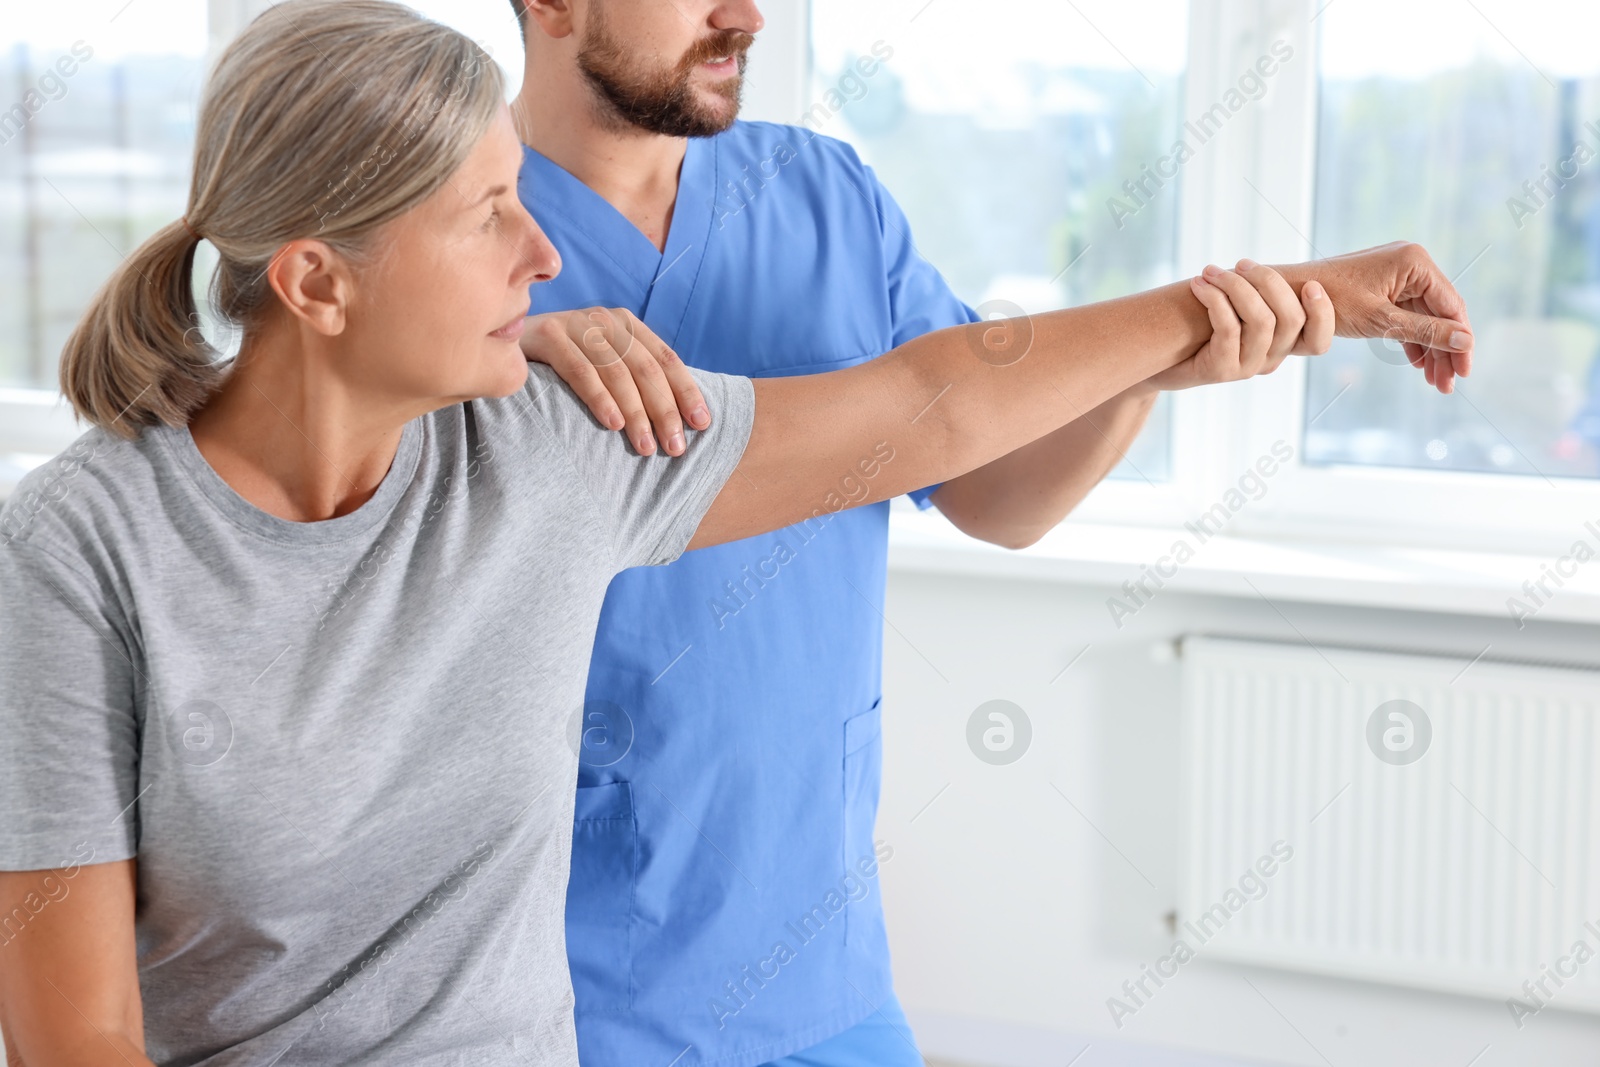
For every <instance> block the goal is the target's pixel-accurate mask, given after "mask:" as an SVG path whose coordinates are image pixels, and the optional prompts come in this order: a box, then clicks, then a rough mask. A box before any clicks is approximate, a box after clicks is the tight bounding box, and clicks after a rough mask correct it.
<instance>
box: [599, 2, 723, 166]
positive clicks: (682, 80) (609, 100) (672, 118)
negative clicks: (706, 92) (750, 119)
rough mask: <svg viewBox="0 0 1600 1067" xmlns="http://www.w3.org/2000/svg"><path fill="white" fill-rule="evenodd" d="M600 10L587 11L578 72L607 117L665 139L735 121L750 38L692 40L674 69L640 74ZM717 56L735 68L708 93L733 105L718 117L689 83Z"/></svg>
mask: <svg viewBox="0 0 1600 1067" xmlns="http://www.w3.org/2000/svg"><path fill="white" fill-rule="evenodd" d="M602 9H603V7H602V5H595V6H594V7H593V8H592V9H591V10H592V11H593V12H594V20H593V22H591V23H590V25H589V27H588V29H587V32H585V34H584V41H583V45H582V47H580V48H579V49H578V69H579V70H581V71H582V72H583V74H584V76H585V77H586V78H588V80H589V84H590V86H591V87H593V89H594V90H595V92H596V93H597V94H599V96H600V99H601V101H602V102H603V103H602V107H604V106H606V105H609V110H610V111H611V113H612V114H613V115H614V116H615V117H616V118H617V119H619V120H620V121H621V122H622V123H625V124H626V125H629V126H634V127H637V128H638V129H641V130H646V131H648V132H650V133H659V134H664V135H665V136H668V137H710V136H711V135H712V134H715V133H721V132H722V131H723V130H725V129H727V128H728V127H729V126H732V125H733V120H734V119H736V118H738V117H739V96H740V91H741V90H742V89H743V88H744V68H745V63H746V61H747V59H748V55H747V53H748V51H749V49H750V45H751V44H752V43H754V41H755V38H754V37H753V36H751V35H750V34H748V33H740V32H737V31H734V30H724V31H722V32H720V33H716V34H713V35H712V36H710V37H707V38H705V39H704V40H702V41H699V42H697V43H696V44H695V45H694V46H693V47H692V48H690V49H689V51H688V52H687V53H685V55H684V57H683V59H682V60H680V61H679V62H678V64H677V66H676V67H674V68H673V69H671V70H666V71H649V72H647V73H644V74H642V75H641V74H639V73H637V72H635V71H633V70H632V69H631V68H633V67H634V66H636V65H637V61H636V59H635V58H634V57H633V56H631V55H630V54H629V53H628V52H627V50H626V49H625V48H624V47H623V46H622V44H621V43H620V42H619V41H617V40H616V38H614V37H613V36H612V35H611V34H610V33H609V32H608V30H607V27H606V25H605V23H604V22H603V21H602V16H601V15H600V12H601V10H602ZM718 56H735V57H737V62H738V67H739V73H738V74H737V75H735V76H734V77H732V78H727V79H725V80H723V81H722V82H720V83H718V84H717V85H716V86H715V87H714V88H713V89H712V91H713V92H715V93H716V94H717V95H718V96H720V97H721V98H722V99H724V100H727V101H728V102H729V103H731V104H732V105H733V106H732V107H731V108H729V109H728V112H727V113H726V114H720V115H719V114H717V113H716V111H714V110H713V109H712V108H711V107H708V106H706V105H704V104H702V103H701V102H700V101H699V100H698V99H696V97H695V91H694V87H693V85H692V84H691V83H690V79H691V78H693V77H694V72H695V69H696V68H697V67H699V66H700V64H702V63H704V62H706V61H707V60H710V59H715V58H717V57H718Z"/></svg>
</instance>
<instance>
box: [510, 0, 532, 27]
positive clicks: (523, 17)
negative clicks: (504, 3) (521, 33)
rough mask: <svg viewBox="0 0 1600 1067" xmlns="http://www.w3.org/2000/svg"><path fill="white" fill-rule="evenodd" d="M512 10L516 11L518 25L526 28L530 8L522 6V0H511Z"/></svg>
mask: <svg viewBox="0 0 1600 1067" xmlns="http://www.w3.org/2000/svg"><path fill="white" fill-rule="evenodd" d="M511 10H512V11H513V12H515V13H516V16H517V25H518V26H521V27H522V28H523V29H524V30H526V29H527V28H528V9H527V8H525V7H523V6H522V0H511Z"/></svg>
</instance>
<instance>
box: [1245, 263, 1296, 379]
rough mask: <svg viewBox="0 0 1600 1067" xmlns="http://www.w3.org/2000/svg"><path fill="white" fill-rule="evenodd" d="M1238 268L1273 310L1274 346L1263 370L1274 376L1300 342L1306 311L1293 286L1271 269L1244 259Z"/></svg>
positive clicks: (1269, 348) (1269, 352)
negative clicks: (1275, 371)
mask: <svg viewBox="0 0 1600 1067" xmlns="http://www.w3.org/2000/svg"><path fill="white" fill-rule="evenodd" d="M1235 269H1236V270H1237V271H1238V273H1239V274H1240V276H1241V277H1243V278H1244V280H1245V281H1247V282H1249V283H1250V284H1251V285H1253V286H1255V288H1256V292H1258V293H1260V294H1261V299H1262V300H1264V301H1265V302H1266V305H1267V307H1268V308H1269V309H1270V310H1271V311H1272V316H1273V320H1274V322H1273V329H1272V344H1271V345H1270V346H1269V347H1268V349H1267V363H1266V367H1265V368H1264V369H1263V371H1264V373H1271V372H1272V371H1274V370H1277V369H1278V365H1279V364H1281V363H1282V362H1283V360H1284V357H1286V356H1287V355H1288V354H1289V353H1290V352H1291V351H1293V350H1294V347H1295V345H1296V344H1297V343H1298V342H1299V340H1300V331H1301V330H1302V328H1303V327H1304V326H1305V321H1306V315H1305V309H1304V308H1302V307H1301V306H1300V298H1299V297H1298V296H1296V295H1295V291H1294V289H1293V287H1291V286H1290V285H1289V283H1288V282H1287V281H1285V280H1284V277H1283V275H1281V274H1279V273H1278V272H1277V271H1275V270H1273V269H1272V268H1271V267H1263V266H1262V265H1261V264H1259V263H1257V262H1256V261H1255V260H1253V259H1241V260H1240V261H1239V265H1238V267H1237V268H1235Z"/></svg>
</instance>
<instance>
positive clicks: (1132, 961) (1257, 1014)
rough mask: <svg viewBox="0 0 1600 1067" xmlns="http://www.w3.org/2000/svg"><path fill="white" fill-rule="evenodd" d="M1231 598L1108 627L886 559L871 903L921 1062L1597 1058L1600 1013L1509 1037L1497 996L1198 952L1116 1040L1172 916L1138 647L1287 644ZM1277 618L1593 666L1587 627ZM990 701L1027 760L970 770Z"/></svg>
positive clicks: (1168, 694)
mask: <svg viewBox="0 0 1600 1067" xmlns="http://www.w3.org/2000/svg"><path fill="white" fill-rule="evenodd" d="M1241 591H1242V592H1243V593H1244V597H1242V598H1239V599H1234V598H1230V597H1218V596H1208V595H1194V594H1187V593H1182V592H1178V591H1167V592H1163V594H1162V595H1161V596H1160V597H1159V598H1158V599H1157V600H1156V601H1154V602H1153V603H1152V604H1151V605H1150V606H1149V607H1148V608H1147V609H1146V610H1144V611H1142V612H1141V613H1140V614H1139V615H1138V616H1137V618H1136V619H1134V620H1132V621H1131V622H1129V624H1128V625H1127V626H1126V628H1125V629H1124V630H1122V631H1121V632H1120V633H1116V632H1115V631H1114V630H1113V629H1112V627H1110V625H1109V624H1108V621H1107V616H1106V609H1105V606H1104V601H1105V597H1106V596H1107V595H1109V593H1110V590H1108V589H1095V588H1091V587H1087V586H1082V585H1070V584H1065V583H1050V582H1039V581H1013V580H1008V579H998V578H968V577H952V576H948V575H936V574H931V573H918V572H915V571H910V570H907V569H905V568H903V567H900V566H896V565H891V573H890V579H889V598H888V604H887V617H888V621H889V623H890V625H889V626H888V627H886V630H885V638H884V641H885V681H884V694H885V695H884V709H885V712H884V714H885V719H884V759H885V767H884V792H883V800H882V808H881V812H880V815H879V821H878V835H879V836H880V837H882V838H884V839H886V840H887V841H889V842H890V843H892V844H893V846H894V848H895V854H894V857H893V859H892V861H890V862H888V863H886V864H884V866H883V876H882V878H883V891H884V895H885V903H886V908H887V910H888V917H889V932H890V939H891V943H892V948H893V952H894V959H895V970H896V975H897V979H898V989H899V992H900V995H901V999H902V1001H903V1003H904V1004H905V1005H906V1008H907V1011H908V1013H909V1015H910V1017H911V1019H912V1022H913V1024H914V1025H916V1026H917V1027H918V1030H919V1036H920V1038H921V1039H922V1041H923V1044H924V1050H925V1051H926V1052H927V1053H928V1054H930V1055H939V1056H949V1057H952V1058H954V1057H955V1056H956V1055H957V1054H960V1053H964V1054H965V1055H964V1056H963V1058H964V1059H968V1060H970V1061H971V1062H979V1063H988V1064H992V1065H994V1067H1007V1065H1010V1064H1017V1065H1019V1067H1022V1065H1032V1064H1040V1065H1043V1064H1051V1065H1053V1067H1060V1065H1062V1064H1065V1063H1068V1062H1069V1061H1071V1060H1072V1058H1073V1057H1074V1056H1076V1055H1078V1054H1079V1052H1080V1051H1081V1050H1082V1049H1083V1048H1084V1046H1085V1044H1086V1043H1087V1044H1092V1045H1093V1046H1094V1048H1093V1049H1092V1050H1091V1051H1090V1052H1089V1053H1087V1054H1085V1055H1084V1057H1083V1059H1082V1060H1080V1061H1077V1062H1078V1067H1105V1065H1107V1064H1111V1063H1134V1062H1137V1063H1152V1064H1153V1063H1156V1062H1159V1063H1161V1064H1168V1063H1171V1064H1173V1065H1177V1064H1191V1063H1198V1062H1200V1061H1199V1060H1198V1059H1196V1058H1194V1057H1178V1058H1175V1059H1168V1058H1166V1057H1158V1058H1156V1059H1147V1058H1138V1057H1135V1058H1133V1059H1124V1058H1118V1056H1117V1051H1116V1045H1117V1043H1118V1042H1133V1043H1136V1044H1148V1045H1151V1046H1167V1047H1169V1048H1170V1047H1175V1048H1182V1049H1189V1050H1194V1051H1196V1052H1208V1053H1211V1054H1214V1055H1218V1056H1223V1057H1227V1062H1233V1058H1234V1057H1237V1058H1239V1059H1248V1060H1251V1061H1255V1062H1266V1063H1278V1064H1297V1065H1298V1064H1304V1065H1308V1067H1311V1065H1316V1067H1326V1065H1328V1064H1337V1065H1340V1067H1343V1065H1345V1064H1361V1065H1362V1067H1389V1065H1393V1067H1401V1065H1405V1067H1411V1065H1414V1064H1420V1063H1428V1064H1445V1065H1452V1067H1466V1065H1467V1064H1468V1063H1469V1062H1472V1061H1473V1057H1475V1056H1478V1055H1479V1053H1480V1052H1483V1055H1482V1057H1481V1058H1480V1059H1478V1060H1477V1061H1476V1062H1475V1063H1474V1064H1473V1067H1510V1065H1527V1064H1539V1065H1541V1067H1561V1065H1578V1064H1584V1065H1592V1064H1594V1063H1595V1062H1597V1060H1600V1017H1594V1016H1586V1015H1580V1014H1575V1013H1564V1012H1562V1011H1560V1010H1559V1009H1558V1008H1556V1007H1552V1008H1549V1009H1547V1010H1545V1011H1544V1012H1541V1013H1540V1014H1539V1015H1538V1016H1537V1017H1536V1018H1534V1019H1532V1020H1530V1021H1529V1022H1528V1023H1527V1025H1526V1026H1525V1028H1524V1029H1523V1030H1522V1031H1521V1032H1518V1031H1517V1030H1516V1028H1515V1027H1514V1025H1513V1022H1512V1019H1511V1016H1510V1014H1509V1013H1508V1011H1507V1010H1506V1007H1505V1005H1504V1003H1503V1002H1494V1001H1486V1000H1473V999H1467V998H1459V997H1453V996H1445V995H1437V994H1430V993H1421V992H1416V991H1408V990H1403V989H1398V988H1390V987H1385V986H1377V985H1367V984H1364V983H1357V982H1346V981H1335V980H1330V979H1324V978H1316V977H1310V976H1303V975H1295V974H1290V973H1286V972H1276V971H1269V970H1258V969H1254V968H1243V967H1236V966H1231V965H1226V964H1220V963H1210V962H1208V961H1206V960H1205V958H1204V955H1203V952H1202V955H1201V957H1200V958H1199V959H1197V960H1195V961H1194V962H1193V963H1191V964H1189V965H1187V966H1185V967H1184V968H1183V969H1182V970H1181V971H1180V973H1179V975H1178V977H1177V978H1176V979H1174V980H1172V981H1170V982H1168V983H1167V985H1166V986H1165V987H1164V988H1163V989H1162V990H1161V991H1160V992H1159V994H1158V995H1157V996H1155V997H1154V998H1153V999H1152V1000H1151V1001H1150V1002H1149V1004H1148V1005H1147V1006H1146V1007H1145V1008H1144V1009H1143V1010H1141V1011H1139V1013H1138V1014H1137V1015H1136V1016H1134V1017H1133V1018H1131V1019H1127V1020H1125V1025H1124V1027H1123V1028H1122V1030H1121V1031H1120V1032H1118V1031H1117V1030H1116V1029H1115V1028H1114V1027H1113V1025H1112V1020H1111V1017H1110V1014H1109V1012H1108V1010H1107V1007H1106V999H1107V998H1108V997H1109V996H1111V995H1113V994H1114V993H1117V992H1118V987H1119V986H1120V985H1121V984H1122V982H1123V981H1124V980H1125V979H1128V978H1135V977H1137V976H1138V973H1139V966H1140V964H1141V963H1147V962H1150V961H1151V960H1153V959H1154V958H1155V957H1157V956H1159V955H1161V954H1163V953H1165V952H1166V951H1168V950H1169V948H1170V946H1171V935H1170V934H1169V933H1168V932H1167V931H1166V928H1165V926H1164V923H1163V921H1162V916H1163V915H1164V914H1165V913H1166V912H1167V911H1168V910H1170V909H1171V908H1173V907H1174V906H1175V903H1176V879H1177V865H1176V858H1177V826H1178V811H1177V804H1178V785H1177V772H1178V746H1177V726H1178V709H1177V703H1178V671H1179V665H1178V663H1176V662H1170V661H1169V662H1156V661H1153V660H1152V658H1151V655H1150V649H1151V647H1152V646H1153V645H1156V644H1158V643H1159V642H1161V641H1164V640H1165V641H1170V640H1171V639H1172V638H1174V637H1176V636H1178V635H1181V634H1184V633H1193V632H1211V633H1218V634H1228V635H1238V636H1254V637H1262V638H1269V639H1274V640H1280V641H1284V640H1288V641H1293V640H1297V638H1296V635H1295V634H1294V632H1293V631H1291V630H1290V629H1289V627H1288V626H1287V625H1286V624H1285V622H1284V620H1283V619H1282V618H1280V617H1279V616H1278V615H1277V613H1276V612H1275V611H1274V610H1273V609H1272V608H1271V607H1269V606H1268V605H1267V604H1265V603H1264V602H1262V601H1261V600H1260V599H1258V598H1256V597H1255V596H1254V594H1253V593H1251V592H1250V591H1249V589H1248V588H1247V587H1244V586H1242V585H1241ZM1277 606H1278V608H1279V609H1281V610H1282V611H1284V613H1285V614H1286V615H1288V617H1289V618H1290V619H1292V620H1293V622H1294V625H1295V626H1296V627H1298V628H1299V629H1300V630H1302V631H1303V632H1304V633H1305V635H1306V637H1307V638H1309V639H1310V640H1311V641H1313V642H1316V643H1317V644H1319V645H1323V644H1328V645H1339V644H1345V645H1352V646H1362V645H1364V646H1379V647H1382V646H1385V645H1389V646H1393V645H1404V646H1406V647H1410V648H1417V649H1433V650H1438V651H1449V652H1452V653H1458V654H1461V661H1462V663H1463V664H1465V663H1466V662H1467V661H1468V660H1469V659H1471V658H1472V657H1473V656H1474V655H1476V654H1477V653H1478V651H1479V650H1481V649H1482V648H1483V646H1484V645H1485V644H1487V643H1488V642H1490V641H1491V640H1492V641H1493V642H1494V644H1495V655H1496V656H1499V657H1505V658H1520V657H1524V656H1530V657H1531V656H1543V657H1547V658H1563V659H1570V660H1573V661H1576V662H1600V644H1597V643H1596V637H1597V636H1600V634H1597V632H1596V628H1593V627H1585V626H1577V625H1567V624H1546V625H1537V624H1530V625H1529V626H1528V628H1527V630H1526V631H1524V632H1522V633H1520V634H1518V633H1517V632H1516V631H1515V630H1514V629H1513V628H1512V627H1511V626H1510V625H1508V624H1507V622H1506V621H1505V620H1504V618H1500V619H1492V618H1474V617H1469V616H1454V615H1452V616H1446V615H1425V614H1420V613H1404V612H1384V611H1377V610H1371V609H1359V608H1349V607H1332V606H1314V605H1306V604H1294V603H1286V602H1281V601H1280V602H1277ZM1108 633H1115V636H1114V637H1108ZM1090 642H1093V647H1092V648H1091V649H1090V651H1089V652H1088V653H1087V654H1085V655H1084V656H1083V658H1082V659H1080V660H1079V661H1078V662H1077V663H1076V664H1075V665H1074V666H1073V667H1072V668H1071V669H1070V670H1068V671H1067V672H1066V673H1065V674H1064V675H1062V676H1061V677H1060V678H1059V680H1057V681H1055V682H1054V683H1053V684H1052V682H1051V679H1052V678H1053V677H1055V676H1056V675H1057V673H1058V672H1059V671H1060V670H1061V669H1062V667H1064V666H1066V665H1067V663H1068V662H1069V661H1071V660H1072V658H1073V656H1075V655H1076V654H1077V653H1078V652H1079V651H1080V650H1081V649H1082V648H1083V647H1084V646H1085V645H1086V644H1089V643H1090ZM941 675H942V676H943V677H942V678H941ZM996 698H1003V699H1007V700H1011V701H1014V702H1016V703H1017V704H1019V705H1021V706H1022V707H1023V709H1024V710H1025V711H1026V712H1027V713H1028V714H1029V716H1030V717H1031V719H1032V723H1033V729H1034V735H1033V741H1032V746H1031V748H1030V749H1029V751H1028V753H1027V754H1026V755H1025V756H1024V757H1023V758H1022V759H1021V760H1020V761H1018V762H1017V763H1015V764H1012V765H1010V766H1004V767H995V766H989V765H987V764H984V763H982V762H980V761H979V760H978V759H976V758H975V757H974V756H973V755H972V753H971V752H970V751H969V749H968V748H967V745H966V740H965V733H964V731H965V725H966V720H967V717H968V716H969V715H970V714H971V712H972V711H973V709H975V708H976V707H977V706H978V705H979V704H980V703H982V702H984V701H986V700H991V699H996ZM1052 780H1053V781H1054V783H1055V786H1057V787H1059V788H1060V790H1061V791H1062V792H1063V793H1065V794H1066V796H1067V798H1069V799H1070V801H1071V803H1072V804H1074V805H1076V806H1077V808H1078V809H1080V810H1081V812H1082V815H1080V814H1078V813H1077V812H1075V811H1074V810H1073V808H1072V807H1071V806H1069V804H1068V802H1067V800H1064V799H1063V797H1062V796H1061V795H1060V793H1057V792H1056V790H1055V789H1054V788H1052V786H1051V781H1052ZM941 789H943V790H944V791H943V792H942V793H940V790H941ZM936 794H937V795H938V799H937V800H934V801H933V803H932V804H931V805H929V804H928V802H929V800H930V799H931V798H933V797H934V796H935V795H936ZM925 805H928V806H927V807H926V809H925V810H924V806H925ZM919 812H920V814H919ZM913 818H915V821H914V822H913V821H912V819H913ZM1086 818H1087V820H1089V821H1092V822H1093V824H1094V826H1095V827H1098V830H1099V831H1100V832H1103V833H1104V835H1105V837H1104V838H1102V837H1101V836H1100V833H1097V832H1096V829H1094V828H1092V827H1091V826H1090V825H1089V824H1088V822H1086ZM1106 839H1109V841H1110V844H1108V843H1107V840H1106ZM1113 846H1114V847H1115V849H1120V850H1121V851H1122V852H1123V853H1125V854H1126V855H1127V857H1128V860H1130V861H1132V863H1133V864H1134V865H1135V866H1137V867H1138V869H1139V870H1141V871H1143V872H1144V874H1145V875H1147V876H1148V877H1149V878H1150V879H1151V880H1152V881H1153V882H1155V884H1156V887H1157V888H1156V889H1155V890H1152V889H1151V888H1150V886H1149V885H1148V884H1146V883H1145V881H1144V880H1143V879H1142V878H1141V877H1140V875H1139V874H1137V873H1135V872H1134V870H1133V869H1132V867H1130V865H1129V863H1128V862H1127V861H1125V860H1124V859H1123V858H1121V857H1120V856H1119V855H1118V853H1117V851H1115V850H1114V848H1113ZM1246 978H1248V979H1249V980H1250V981H1251V982H1253V983H1254V984H1255V986H1256V988H1257V989H1259V990H1260V994H1258V993H1257V992H1255V991H1254V990H1252V989H1251V987H1250V985H1247V984H1246V982H1245V979H1246ZM1513 992H1514V991H1513V990H1510V989H1508V990H1507V991H1506V995H1508V996H1509V995H1511V993H1513ZM1263 995H1264V997H1265V998H1266V1000H1263ZM1269 1001H1270V1004H1269V1003H1268V1002H1269ZM1278 1012H1281V1013H1282V1015H1281V1016H1280V1015H1279V1014H1278ZM1286 1020H1287V1021H1286ZM1291 1022H1292V1027H1291V1025H1290V1024H1291ZM1296 1030H1298V1031H1299V1034H1297V1033H1296ZM1300 1034H1303V1035H1304V1037H1303V1038H1302V1037H1301V1036H1300ZM1308 1041H1309V1042H1310V1043H1309V1044H1308ZM1313 1046H1314V1047H1313ZM1485 1046H1489V1048H1488V1051H1487V1052H1484V1051H1483V1050H1484V1048H1485ZM1126 1051H1127V1050H1124V1054H1126ZM1204 1062H1206V1063H1208V1064H1209V1063H1212V1062H1214V1061H1212V1060H1209V1059H1207V1060H1205V1061H1204Z"/></svg>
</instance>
